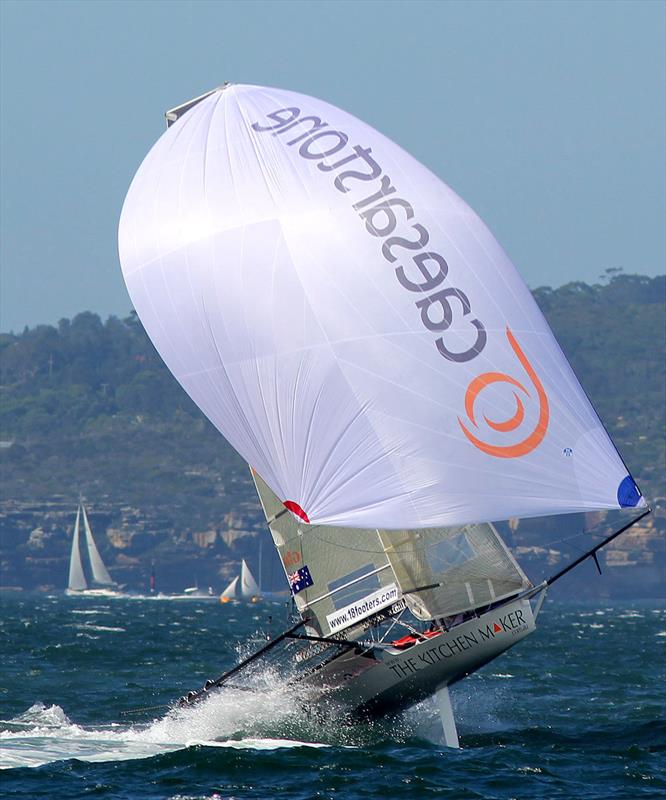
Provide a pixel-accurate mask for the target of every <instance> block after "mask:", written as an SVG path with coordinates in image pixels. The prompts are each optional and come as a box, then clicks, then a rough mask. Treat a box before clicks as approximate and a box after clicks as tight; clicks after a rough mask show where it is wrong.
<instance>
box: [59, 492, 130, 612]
mask: <svg viewBox="0 0 666 800" xmlns="http://www.w3.org/2000/svg"><path fill="white" fill-rule="evenodd" d="M82 519H83V527H84V531H85V543H86V551H87V554H88V561H89V563H90V571H91V573H92V577H91V579H90V581H88V580H87V579H86V575H85V572H84V569H83V561H82V559H81V541H80V538H81V520H82ZM65 594H69V595H78V596H82V595H86V596H88V597H120V596H121V595H122V593H121V592H119V591H117V583H116V582H115V581H114V580H113V579H112V578H111V576H110V575H109V571H108V569H107V568H106V566H105V564H104V561H103V560H102V556H101V555H100V554H99V550H98V549H97V545H96V544H95V539H94V538H93V534H92V530H91V529H90V522H89V521H88V514H87V513H86V509H85V506H84V505H83V503H79V507H78V508H77V510H76V522H75V524H74V535H73V537H72V550H71V553H70V557H69V580H68V583H67V589H66V590H65Z"/></svg>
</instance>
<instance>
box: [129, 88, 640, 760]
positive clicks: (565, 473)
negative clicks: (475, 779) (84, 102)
mask: <svg viewBox="0 0 666 800" xmlns="http://www.w3.org/2000/svg"><path fill="white" fill-rule="evenodd" d="M166 116H167V127H168V130H167V132H166V133H165V134H164V135H163V136H162V137H161V138H160V139H159V140H158V142H157V143H156V144H155V146H154V147H153V148H152V150H151V151H150V153H149V154H148V156H147V157H146V159H145V161H144V163H143V164H142V165H141V167H140V169H139V170H138V172H137V174H136V176H135V178H134V180H133V182H132V185H131V187H130V190H129V192H128V194H127V198H126V200H125V204H124V207H123V212H122V216H121V221H120V230H119V251H120V258H121V263H122V268H123V274H124V278H125V282H126V284H127V288H128V290H129V293H130V296H131V298H132V302H133V304H134V306H135V308H136V311H137V313H138V314H139V317H140V318H141V321H142V323H143V325H144V327H145V329H146V331H147V333H148V335H149V336H150V338H151V340H152V342H153V344H154V345H155V347H156V349H157V350H158V352H159V353H160V355H161V356H162V358H163V360H164V361H165V363H166V364H167V366H168V367H169V369H170V370H171V371H172V372H173V374H174V375H175V376H176V378H177V379H178V381H179V382H180V383H181V385H182V386H183V388H184V389H185V390H186V391H187V393H188V394H189V395H190V397H191V398H192V399H193V400H194V402H195V403H197V405H198V406H199V407H200V408H201V410H202V411H203V413H204V414H206V416H207V417H208V418H209V419H210V420H211V422H212V423H213V424H214V425H215V426H216V427H217V429H218V430H219V431H220V432H221V433H222V434H223V435H224V436H225V437H226V438H227V439H228V441H229V442H230V443H231V444H232V446H233V447H234V448H235V449H236V450H237V451H238V452H239V453H240V455H241V456H242V457H243V458H244V460H245V461H246V462H247V463H248V464H251V465H252V467H253V468H254V469H253V476H254V479H255V483H256V487H257V490H258V493H259V496H260V499H261V503H262V506H263V509H264V512H265V515H266V520H267V524H268V527H269V529H270V531H271V534H272V537H273V542H274V544H275V546H276V549H277V551H278V554H279V556H280V560H281V563H282V566H283V567H284V571H285V575H286V577H287V581H288V584H289V586H290V589H291V592H292V595H293V598H294V603H295V606H296V610H297V612H298V614H299V615H300V617H301V619H300V621H299V622H296V623H295V624H294V625H293V626H292V627H291V628H290V629H289V630H287V631H285V632H284V633H283V634H281V635H279V636H277V637H276V638H275V639H273V640H272V641H271V642H270V643H269V644H267V645H265V646H264V647H263V648H262V649H261V650H260V651H259V652H257V653H255V654H253V655H252V656H251V657H249V658H248V659H247V660H246V661H245V662H243V663H242V664H240V665H237V666H236V667H235V668H234V669H233V670H231V671H230V672H229V673H226V674H225V675H223V676H221V677H220V678H218V679H217V680H214V681H207V682H206V684H205V686H204V689H202V690H200V691H198V692H190V694H189V695H188V696H187V697H186V698H184V699H183V702H185V703H187V702H195V701H197V700H200V699H202V698H204V697H206V693H207V692H208V691H210V690H211V689H213V688H216V687H220V686H222V685H223V684H224V682H225V681H226V679H227V678H228V677H230V675H231V674H234V675H235V676H238V673H239V671H240V670H242V669H243V668H244V666H245V665H246V664H248V663H250V662H251V661H254V660H255V659H256V658H259V657H265V654H266V653H267V652H268V651H269V650H273V648H274V647H276V646H277V645H278V644H283V645H285V646H286V650H287V653H288V655H289V656H290V658H289V667H288V668H287V669H286V675H287V676H288V677H287V678H286V679H287V680H292V681H293V682H294V684H295V685H297V686H298V687H302V686H308V687H309V688H310V689H311V690H314V691H315V693H316V692H319V698H318V700H317V701H316V702H317V703H318V704H319V705H324V706H325V705H327V704H329V703H331V704H339V705H340V706H342V707H343V708H344V709H347V710H348V712H349V713H351V714H353V715H358V716H363V717H372V716H380V715H384V714H392V713H395V712H398V711H400V710H401V709H403V708H405V707H407V706H409V705H411V704H413V703H415V702H417V701H419V700H421V699H423V698H424V697H427V696H429V695H437V698H438V701H439V708H440V712H441V716H442V721H443V729H444V732H445V738H446V741H447V742H448V743H449V744H451V745H452V746H457V734H456V730H455V722H454V720H453V714H452V711H451V704H450V702H449V699H448V687H449V686H450V685H452V684H454V683H456V682H457V681H459V680H461V679H462V678H464V677H465V676H467V675H469V674H471V673H472V672H474V671H475V670H477V669H480V668H481V667H482V666H483V665H484V664H487V663H488V662H490V661H491V660H492V659H494V658H495V657H497V656H498V655H500V654H501V653H503V652H504V651H505V650H507V649H508V648H510V647H512V646H513V645H515V644H516V643H517V642H519V641H520V640H521V639H523V638H525V637H526V636H528V635H529V634H530V633H532V632H533V631H534V630H535V622H536V617H537V615H538V613H539V610H540V607H541V601H542V600H543V598H544V595H545V591H546V589H547V587H548V586H549V585H550V584H552V583H553V582H554V581H556V580H559V578H561V577H562V576H563V575H564V574H565V573H566V572H568V571H569V570H570V569H572V568H573V567H575V566H576V565H577V564H578V563H580V562H581V561H582V560H584V559H586V558H588V557H593V558H595V559H596V552H597V550H598V549H599V548H600V547H602V546H603V545H604V544H606V543H608V542H609V541H610V540H611V539H612V538H614V537H615V536H618V535H619V534H620V533H622V532H623V531H624V530H626V529H627V528H628V527H630V526H631V525H632V524H634V523H635V522H636V521H637V520H638V519H640V518H642V516H644V515H645V514H646V513H649V509H648V510H645V509H646V502H645V500H644V498H643V496H642V495H641V492H640V490H639V488H638V486H637V485H636V483H635V481H634V479H633V477H632V476H631V474H630V472H629V470H628V468H627V466H626V464H625V463H624V462H623V460H622V458H621V456H620V455H619V453H618V452H617V450H616V448H615V446H614V444H613V442H612V441H611V439H610V437H609V435H608V434H607V432H606V430H605V428H604V426H603V424H602V422H601V420H600V419H599V417H598V416H597V414H596V412H595V410H594V408H593V407H592V405H591V403H590V401H589V400H588V398H587V396H586V394H585V392H584V390H583V389H582V387H581V386H580V384H579V383H578V380H577V378H576V376H575V375H574V373H573V371H572V369H571V367H570V366H569V364H568V362H567V360H566V358H565V357H564V354H563V353H562V351H561V350H560V348H559V346H558V344H557V342H556V341H555V339H554V337H553V334H552V332H551V330H550V328H549V326H548V324H547V322H546V320H545V318H544V317H543V315H542V313H541V311H540V310H539V308H538V307H537V305H536V303H535V301H534V299H533V297H532V295H531V293H530V291H529V289H528V287H527V286H526V284H525V283H524V282H523V280H522V279H521V278H520V276H519V275H518V273H517V271H516V270H515V268H514V266H513V265H512V264H511V262H510V261H509V259H508V257H507V255H506V253H505V252H504V251H503V250H502V248H501V246H500V245H499V244H498V242H497V241H496V240H495V239H494V237H493V236H492V234H491V233H490V231H489V230H488V228H487V227H486V226H485V225H484V223H483V222H482V220H480V219H479V218H478V216H477V215H476V214H475V213H474V211H472V209H471V208H469V207H468V206H467V205H466V204H465V202H464V201H463V200H462V199H461V198H459V197H458V196H457V195H456V194H455V193H454V192H453V191H452V190H451V189H450V188H449V187H448V186H446V184H444V183H443V182H442V181H440V180H439V179H438V178H437V177H436V176H435V175H433V174H432V173H431V172H430V171H429V170H427V169H426V168H425V167H424V166H423V165H422V164H420V163H419V162H418V161H416V160H415V159H414V158H412V157H411V156H410V155H409V154H408V153H406V152H405V151H404V150H403V149H402V148H400V147H398V146H397V145H396V144H394V143H393V142H391V141H390V140H389V139H387V138H386V137H384V136H383V135H382V134H381V133H379V132H378V131H376V130H374V129H373V128H371V127H370V126H368V125H366V124H365V123H363V122H361V121H360V120H358V119H356V118H355V117H353V116H351V115H350V114H347V113H346V112H344V111H342V110H341V109H339V108H335V107H334V106H332V105H329V104H327V103H325V102H323V101H321V100H318V99H316V98H313V97H307V96H305V95H301V94H297V93H295V92H290V91H283V90H280V89H274V88H266V87H258V86H242V85H239V86H228V85H225V86H223V87H220V88H218V89H215V90H213V91H212V92H209V93H207V94H205V95H202V96H201V97H198V98H195V99H194V100H191V101H189V102H187V103H184V104H183V105H181V106H178V107H177V108H174V109H172V110H171V111H169V112H167V115H166ZM424 119H426V120H427V113H426V114H425V116H424ZM619 509H635V510H637V511H638V512H640V516H636V517H634V518H633V519H632V520H631V521H629V522H628V523H627V524H626V525H624V526H623V527H621V528H620V529H619V530H617V531H615V533H613V534H612V535H611V536H608V537H606V539H604V540H603V541H602V542H601V543H600V544H597V545H595V546H594V547H592V548H591V549H589V550H588V551H587V552H586V553H584V554H583V555H582V556H581V557H580V558H579V559H577V560H576V561H574V562H573V563H572V564H570V565H569V566H567V567H565V568H564V569H562V570H560V571H559V572H558V573H557V574H555V575H553V576H551V577H550V578H549V579H548V580H546V581H543V582H542V583H539V584H538V585H537V586H533V585H532V583H531V582H530V581H529V579H528V578H527V576H526V575H525V573H524V572H523V570H522V569H521V567H520V566H519V565H518V563H517V562H516V560H515V558H514V557H513V555H512V553H511V551H510V549H509V548H508V547H507V546H506V544H505V543H504V542H503V541H502V539H501V537H500V536H499V534H498V532H497V530H496V529H495V527H494V526H493V525H492V524H491V523H492V522H493V521H501V520H506V519H509V518H512V517H515V518H521V519H527V518H530V517H539V516H547V515H557V514H568V513H574V512H588V511H593V510H619ZM238 582H239V581H238V579H234V581H232V582H231V584H230V585H229V586H228V587H227V589H226V590H225V592H224V593H223V596H224V595H226V596H227V597H231V596H232V595H234V594H235V593H236V592H237V591H238ZM240 584H241V587H240V593H241V595H243V594H244V593H245V592H246V591H247V592H250V593H251V592H252V591H253V589H254V587H253V586H252V584H251V583H250V581H249V579H248V577H247V571H246V580H245V585H244V581H243V575H242V574H241V576H240ZM297 631H298V633H297ZM294 640H296V641H294ZM297 648H298V649H297ZM294 651H295V652H294ZM274 652H278V651H274ZM289 669H290V670H291V673H289ZM294 673H296V674H297V677H296V678H295V679H294V677H293V675H294Z"/></svg>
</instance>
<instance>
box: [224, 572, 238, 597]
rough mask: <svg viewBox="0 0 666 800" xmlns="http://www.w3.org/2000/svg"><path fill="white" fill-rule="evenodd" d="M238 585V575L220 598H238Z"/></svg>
mask: <svg viewBox="0 0 666 800" xmlns="http://www.w3.org/2000/svg"><path fill="white" fill-rule="evenodd" d="M237 585H238V575H236V577H235V578H234V579H233V580H232V581H231V583H230V584H229V585H228V586H227V588H226V589H225V590H224V591H223V592H222V594H221V595H220V597H236V586H237Z"/></svg>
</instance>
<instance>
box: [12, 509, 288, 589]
mask: <svg viewBox="0 0 666 800" xmlns="http://www.w3.org/2000/svg"><path fill="white" fill-rule="evenodd" d="M86 507H87V510H88V516H89V519H90V524H91V528H92V530H93V533H94V536H95V541H96V543H97V546H98V548H99V551H100V553H101V555H102V558H103V559H104V561H105V563H106V565H107V567H108V569H109V572H110V574H111V576H112V577H113V579H114V580H115V581H117V582H118V583H119V584H125V585H126V587H127V589H131V590H135V591H145V590H146V589H147V588H148V585H149V580H150V574H151V571H152V570H153V569H154V570H155V573H156V577H157V581H158V588H160V589H162V590H164V591H182V589H183V588H184V587H185V586H190V585H192V584H193V583H194V582H198V583H199V584H200V585H202V586H212V587H213V588H214V589H218V588H219V589H220V590H221V588H222V584H223V583H225V581H226V582H228V581H229V580H231V578H232V577H233V576H234V575H235V574H237V572H238V570H239V569H240V561H241V559H242V558H245V559H246V560H247V561H248V563H249V564H250V565H251V567H252V568H253V569H254V571H255V573H256V572H257V570H258V568H259V556H260V548H261V555H262V556H263V557H264V563H263V564H262V572H263V573H264V574H263V576H262V577H264V578H265V580H266V581H273V580H275V581H276V582H277V578H278V575H277V573H276V574H275V575H273V573H274V572H275V566H276V565H275V564H274V563H272V561H274V560H275V559H276V557H274V555H273V547H272V545H271V544H270V542H269V534H268V532H267V530H266V529H265V526H264V525H263V522H262V519H260V518H259V516H258V514H257V513H256V511H257V509H254V508H250V509H248V510H246V511H244V512H243V511H240V512H239V511H236V512H234V513H233V514H228V515H226V517H229V519H225V518H224V517H223V518H222V519H221V520H220V522H219V523H218V524H216V523H215V522H214V521H211V523H210V524H209V525H208V526H206V527H205V528H204V529H203V530H198V529H194V528H188V527H186V526H185V527H184V526H182V525H179V524H176V523H174V522H173V521H172V520H170V519H169V518H168V517H167V516H166V515H164V514H162V513H160V512H159V511H156V510H152V509H149V510H147V511H142V510H140V509H138V508H133V507H131V506H117V505H114V504H113V503H111V502H110V501H108V500H107V501H102V502H97V503H90V504H87V506H86ZM75 517H76V508H75V507H72V504H71V503H70V502H66V501H64V500H62V499H55V500H53V501H51V502H48V503H21V502H15V501H5V502H3V503H0V570H1V575H0V585H1V586H2V587H3V588H7V587H17V588H18V587H20V588H22V589H25V590H33V589H42V590H48V591H60V590H64V588H65V587H66V585H67V575H68V569H69V557H70V550H71V543H72V534H73V529H74V520H75ZM230 524H231V525H233V527H230ZM84 565H85V553H84ZM277 566H279V565H277ZM269 588H272V587H269ZM275 588H278V589H282V588H284V585H281V586H276V587H275Z"/></svg>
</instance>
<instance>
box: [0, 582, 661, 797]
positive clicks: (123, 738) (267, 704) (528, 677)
mask: <svg viewBox="0 0 666 800" xmlns="http://www.w3.org/2000/svg"><path fill="white" fill-rule="evenodd" d="M0 610H1V615H0V656H1V666H0V766H1V767H3V768H4V769H3V771H2V772H0V796H1V797H2V798H30V800H33V799H34V798H49V800H50V799H51V798H67V799H68V800H75V799H76V798H95V799H96V800H97V798H100V799H102V798H104V799H106V798H109V800H111V798H113V800H120V799H121V798H145V799H146V800H157V799H158V798H159V800H166V799H167V798H169V800H186V799H187V800H189V799H190V798H192V799H194V798H197V799H199V798H201V799H202V800H203V798H206V800H222V799H225V800H226V799H227V798H237V799H238V800H241V798H299V799H300V798H303V799H304V800H305V799H306V798H308V799H309V798H344V799H345V800H356V799H357V798H383V799H384V800H388V799H389V798H410V800H420V798H428V797H451V798H521V799H522V798H526V799H527V798H530V799H531V798H551V797H553V798H576V800H588V799H589V800H591V799H592V798H603V799H604V800H608V799H609V798H632V799H633V798H636V800H642V799H643V798H646V799H647V798H663V797H666V604H665V603H663V602H655V601H649V602H636V603H632V604H623V605H608V604H606V603H602V604H601V605H600V606H593V605H584V606H583V605H564V604H562V603H558V602H555V601H548V600H547V601H546V603H545V604H544V608H543V610H542V613H541V616H540V617H539V628H538V630H537V632H536V633H535V634H533V635H532V636H530V637H528V638H527V639H526V640H525V641H524V642H522V643H520V644H519V645H517V646H516V647H515V648H514V649H513V650H511V651H509V652H508V653H506V654H504V655H503V656H501V657H500V658H499V659H497V660H496V661H494V662H492V663H491V664H489V665H488V666H486V667H485V668H484V669H483V670H481V671H480V672H479V673H477V674H476V675H473V676H471V677H470V678H467V679H466V680H464V681H462V682H461V683H460V684H458V685H457V686H455V687H454V688H453V689H452V699H453V704H454V709H455V713H456V718H457V720H458V730H459V733H460V738H461V745H462V749H461V750H459V751H453V750H449V749H447V748H446V747H444V746H443V744H442V742H441V734H440V726H439V719H438V715H437V711H436V709H435V707H434V705H433V704H432V703H431V702H426V703H423V704H421V705H419V706H417V707H416V708H414V709H411V710H410V711H409V712H407V713H405V714H404V715H403V717H402V718H401V719H400V720H398V721H393V722H391V723H386V722H383V723H374V724H372V725H357V726H356V727H353V728H349V727H345V726H343V725H341V724H340V721H339V720H335V719H331V720H328V722H326V723H322V722H321V721H318V722H313V721H310V720H309V719H308V718H307V717H305V716H304V714H303V712H302V710H301V705H300V704H299V702H298V701H299V698H298V697H294V696H293V694H292V690H285V689H284V687H282V686H280V685H279V683H278V682H277V681H272V682H271V680H270V676H268V678H267V684H268V685H267V686H266V687H265V688H264V689H263V690H262V691H259V692H247V691H245V692H244V691H239V690H236V689H225V690H224V691H221V692H219V693H218V694H216V695H215V696H213V697H211V698H210V699H208V700H207V701H206V702H204V703H202V704H199V705H197V706H194V707H191V708H188V709H185V710H180V711H178V712H174V711H169V710H168V708H151V707H159V706H160V705H162V704H168V703H169V702H170V701H172V700H174V699H175V698H177V697H178V696H179V695H181V694H183V693H184V692H185V691H187V690H188V689H192V688H197V687H199V686H201V684H202V683H203V681H204V680H205V679H206V678H209V677H216V676H217V675H219V674H220V673H221V672H223V671H224V670H225V669H226V668H228V667H230V666H232V665H233V664H234V663H235V662H236V660H237V658H238V654H239V653H241V652H247V649H248V647H251V640H255V641H256V642H260V641H261V640H262V637H265V634H266V633H268V632H272V633H274V634H275V633H277V632H279V629H280V628H281V627H282V626H283V623H284V622H285V612H284V609H283V607H282V605H281V604H279V603H273V604H268V603H261V604H257V605H252V606H250V605H229V604H227V605H220V604H217V603H206V602H198V601H195V600H186V601H180V602H179V601H167V600H164V601H159V600H150V599H146V600H139V599H106V600H104V599H90V598H85V599H84V598H69V597H47V596H43V595H41V596H27V595H26V596H4V597H3V598H2V599H1V600H0ZM269 616H270V617H272V622H269ZM249 640H250V643H249V644H248V641H249ZM264 677H266V676H264ZM265 682H266V681H265ZM135 709H144V710H142V711H136V712H135V713H133V714H132V715H129V716H128V715H127V714H125V713H124V712H127V711H132V710H135Z"/></svg>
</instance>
